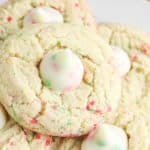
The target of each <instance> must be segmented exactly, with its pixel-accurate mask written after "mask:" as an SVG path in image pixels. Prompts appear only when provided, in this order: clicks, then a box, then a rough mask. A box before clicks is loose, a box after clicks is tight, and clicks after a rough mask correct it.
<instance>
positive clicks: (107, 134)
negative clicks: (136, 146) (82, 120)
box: [81, 124, 128, 150]
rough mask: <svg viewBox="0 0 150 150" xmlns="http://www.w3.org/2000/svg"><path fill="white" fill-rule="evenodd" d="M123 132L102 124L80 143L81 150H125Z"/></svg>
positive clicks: (125, 137) (126, 142)
mask: <svg viewBox="0 0 150 150" xmlns="http://www.w3.org/2000/svg"><path fill="white" fill-rule="evenodd" d="M127 149H128V141H127V136H126V134H125V132H124V131H123V130H122V129H121V128H118V127H116V126H113V125H108V124H102V125H100V126H99V127H98V128H97V129H96V130H95V131H94V132H93V133H91V135H89V136H88V137H87V138H86V139H85V140H84V141H83V143H82V147H81V150H127Z"/></svg>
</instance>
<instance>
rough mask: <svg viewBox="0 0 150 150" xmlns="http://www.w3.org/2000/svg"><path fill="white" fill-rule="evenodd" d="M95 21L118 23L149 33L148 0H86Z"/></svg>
mask: <svg viewBox="0 0 150 150" xmlns="http://www.w3.org/2000/svg"><path fill="white" fill-rule="evenodd" d="M87 1H88V2H89V4H90V5H91V8H92V10H93V12H94V14H95V17H96V19H97V21H101V22H119V23H125V24H128V25H132V26H136V27H139V28H142V29H144V30H145V31H148V32H150V0H87Z"/></svg>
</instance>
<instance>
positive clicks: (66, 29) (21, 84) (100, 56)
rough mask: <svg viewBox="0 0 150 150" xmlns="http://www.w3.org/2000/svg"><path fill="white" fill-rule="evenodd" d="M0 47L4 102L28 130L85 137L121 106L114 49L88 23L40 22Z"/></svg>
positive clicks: (17, 120) (119, 83)
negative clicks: (114, 65) (113, 57)
mask: <svg viewBox="0 0 150 150" xmlns="http://www.w3.org/2000/svg"><path fill="white" fill-rule="evenodd" d="M12 43H15V44H12ZM0 49H1V52H0V55H1V59H0V82H1V84H0V89H1V90H0V93H3V94H0V101H1V103H2V104H3V105H4V106H5V108H6V110H7V111H8V112H9V114H10V115H11V116H12V117H13V118H14V119H15V121H16V122H18V123H19V124H20V125H22V126H23V127H25V128H28V129H30V130H33V131H36V132H39V133H44V134H48V135H53V136H61V137H76V136H81V135H85V134H87V133H88V132H89V131H91V130H92V129H93V128H95V126H97V125H98V124H99V123H100V122H102V121H103V116H104V114H105V115H106V114H109V113H110V112H112V111H114V110H115V109H116V108H117V106H118V103H119V100H120V94H121V80H122V79H121V77H120V75H118V72H116V71H115V69H114V67H113V66H112V65H110V64H109V62H108V60H109V59H110V57H111V56H112V49H111V47H110V46H109V45H107V44H106V43H105V42H104V41H103V40H102V39H100V38H99V37H98V36H97V35H96V34H95V33H93V32H90V30H87V29H86V28H84V27H82V26H76V25H69V24H64V25H63V24H61V25H60V24H59V23H58V24H52V25H47V24H44V25H34V26H31V27H29V29H24V30H22V31H20V32H19V33H17V34H14V35H12V36H10V37H9V38H7V39H6V40H5V41H4V42H3V44H2V45H1V47H0ZM99 52H100V53H99ZM8 83H9V84H8ZM6 85H7V86H6ZM4 93H5V94H4Z"/></svg>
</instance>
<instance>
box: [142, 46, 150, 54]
mask: <svg viewBox="0 0 150 150" xmlns="http://www.w3.org/2000/svg"><path fill="white" fill-rule="evenodd" d="M141 48H142V49H143V52H144V53H145V54H147V53H148V51H149V50H150V46H149V45H148V44H146V43H143V44H142V45H141Z"/></svg>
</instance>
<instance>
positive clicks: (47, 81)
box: [44, 80, 51, 89]
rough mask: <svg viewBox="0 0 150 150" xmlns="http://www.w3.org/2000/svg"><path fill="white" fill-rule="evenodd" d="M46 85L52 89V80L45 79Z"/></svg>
mask: <svg viewBox="0 0 150 150" xmlns="http://www.w3.org/2000/svg"><path fill="white" fill-rule="evenodd" d="M44 85H45V86H46V87H48V88H49V89H50V88H51V82H50V80H45V81H44Z"/></svg>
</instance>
